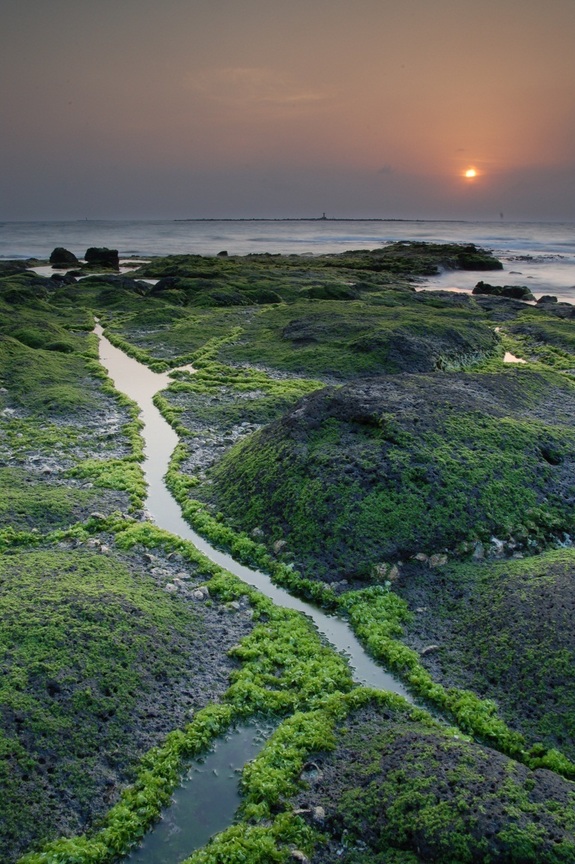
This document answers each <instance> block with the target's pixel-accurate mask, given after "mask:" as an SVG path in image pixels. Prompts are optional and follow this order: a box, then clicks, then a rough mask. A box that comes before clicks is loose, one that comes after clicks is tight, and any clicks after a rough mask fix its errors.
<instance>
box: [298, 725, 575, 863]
mask: <svg viewBox="0 0 575 864" xmlns="http://www.w3.org/2000/svg"><path fill="white" fill-rule="evenodd" d="M336 742H337V743H336V748H335V750H334V751H333V752H332V753H321V754H317V755H316V756H315V757H313V759H312V760H311V761H310V762H309V763H308V766H307V767H308V770H307V771H305V772H304V776H303V778H302V779H304V780H305V781H306V784H307V787H308V788H307V790H306V791H305V792H302V793H301V795H300V796H299V798H298V799H297V801H296V802H295V808H296V809H297V810H298V812H300V813H302V814H303V815H304V817H306V818H310V819H311V820H312V821H313V822H314V823H315V826H314V827H319V828H320V830H321V831H322V832H323V833H324V842H323V844H322V845H320V846H319V847H318V848H317V850H316V852H315V854H314V856H313V859H312V861H313V864H327V862H330V864H331V862H333V861H341V862H343V864H352V862H353V864H367V862H382V864H383V862H384V861H385V862H388V861H390V862H396V864H399V862H401V864H431V862H441V864H461V862H463V861H477V862H480V861H481V862H487V861H521V862H523V864H529V862H533V864H536V862H537V864H544V862H561V861H570V860H573V858H575V834H574V832H573V820H572V806H573V801H574V799H575V784H573V783H571V782H569V781H567V780H564V779H562V778H561V777H558V776H557V775H555V774H553V773H552V772H550V771H546V770H536V771H530V770H529V769H528V768H525V767H524V766H523V765H520V764H518V763H516V762H514V761H513V760H511V759H508V758H507V757H505V756H502V755H501V754H500V753H497V752H496V751H494V750H491V749H489V748H487V747H481V746H479V745H477V744H470V743H468V742H465V741H463V740H459V739H458V738H454V737H451V736H449V735H448V734H447V733H445V732H443V731H442V730H440V729H437V728H433V727H432V726H431V725H428V724H426V723H425V722H421V721H420V722H414V720H413V719H407V718H405V717H402V716H401V713H400V712H399V711H393V710H382V709H381V708H380V709H379V710H375V709H373V708H367V709H362V710H361V711H359V712H357V713H356V714H355V716H351V717H347V718H346V720H345V721H344V723H343V724H341V725H340V727H339V729H338V731H337V736H336ZM308 814H309V815H308ZM320 820H321V822H320V824H319V825H318V822H319V821H320Z"/></svg>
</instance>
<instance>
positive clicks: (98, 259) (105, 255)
mask: <svg viewBox="0 0 575 864" xmlns="http://www.w3.org/2000/svg"><path fill="white" fill-rule="evenodd" d="M84 259H85V261H86V264H90V265H91V266H95V267H111V268H113V269H114V270H118V269H119V267H120V257H119V255H118V250H117V249H107V248H106V247H105V246H102V247H97V246H91V247H90V248H89V249H87V250H86V254H85V255H84Z"/></svg>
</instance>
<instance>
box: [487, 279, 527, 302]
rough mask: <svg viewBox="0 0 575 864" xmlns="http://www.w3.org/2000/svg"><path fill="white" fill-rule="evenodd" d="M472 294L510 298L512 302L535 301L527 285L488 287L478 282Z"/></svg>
mask: <svg viewBox="0 0 575 864" xmlns="http://www.w3.org/2000/svg"><path fill="white" fill-rule="evenodd" d="M472 293H473V294H493V295H495V296H496V297H510V298H511V299H512V300H535V297H534V296H533V294H532V293H531V291H530V289H529V288H528V287H527V285H489V284H488V283H487V282H478V283H477V285H476V286H475V288H474V289H473V291H472Z"/></svg>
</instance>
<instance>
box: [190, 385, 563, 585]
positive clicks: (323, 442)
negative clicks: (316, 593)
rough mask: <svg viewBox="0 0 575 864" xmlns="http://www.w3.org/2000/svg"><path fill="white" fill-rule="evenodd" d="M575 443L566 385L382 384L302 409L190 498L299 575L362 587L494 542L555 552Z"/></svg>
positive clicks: (318, 399)
mask: <svg viewBox="0 0 575 864" xmlns="http://www.w3.org/2000/svg"><path fill="white" fill-rule="evenodd" d="M551 418H552V424H551V423H550V420H551ZM574 445H575V388H573V386H572V385H571V384H570V383H569V382H567V381H565V379H563V378H561V377H560V376H553V375H552V374H539V373H533V372H529V373H523V372H522V373H517V372H516V371H515V370H510V371H509V372H504V373H501V374H492V375H488V374H482V375H477V374H472V373H450V374H443V373H436V374H434V375H429V376H424V375H413V374H411V375H390V376H382V377H378V378H373V379H369V380H363V381H358V382H354V384H348V385H345V386H343V387H341V388H339V389H335V388H325V389H323V390H320V391H316V392H314V393H312V394H311V395H310V396H307V397H305V398H304V399H302V400H300V402H298V403H297V405H296V407H295V408H293V409H292V410H291V411H289V412H287V413H286V414H285V415H284V416H283V417H282V418H281V419H280V420H279V421H276V422H274V423H271V424H269V425H268V426H266V427H265V428H264V429H262V430H261V431H260V432H258V433H256V434H255V435H253V436H252V437H251V438H249V440H248V441H247V442H246V443H245V444H244V445H241V446H240V447H238V448H236V449H232V451H231V452H230V453H229V454H228V456H226V457H224V458H223V459H222V460H221V462H220V463H219V464H218V465H217V466H216V467H215V468H214V469H213V470H212V471H210V472H208V478H209V480H208V483H206V484H204V486H201V487H199V488H198V489H197V490H195V494H197V496H198V497H202V496H203V497H204V498H205V500H206V501H208V502H210V503H213V504H214V506H216V507H218V509H221V510H222V511H223V512H224V513H226V514H227V515H229V516H230V517H231V518H233V519H235V520H237V522H238V524H239V526H240V527H241V528H242V529H243V530H246V531H248V532H251V531H253V530H254V529H255V528H258V529H261V530H263V531H264V532H265V535H266V537H267V538H268V542H269V544H270V548H271V545H272V544H273V543H274V542H276V540H278V539H283V540H286V541H287V549H286V550H285V551H286V552H287V553H290V554H291V555H293V556H294V557H293V559H292V560H294V563H295V564H296V567H298V569H299V568H302V569H304V571H305V573H306V575H312V576H313V575H314V573H316V574H318V573H319V574H322V575H321V578H322V579H327V580H328V581H339V580H340V579H341V578H342V577H343V578H347V579H350V578H351V579H354V580H358V579H360V580H361V579H366V578H367V579H369V578H370V573H371V568H372V567H373V566H374V565H375V564H378V563H381V562H382V561H388V562H391V563H395V562H397V560H398V559H399V560H405V559H407V558H410V557H412V556H413V555H415V554H417V553H419V552H422V553H425V554H426V555H428V556H441V555H444V554H445V552H446V551H449V553H450V554H457V555H461V554H463V555H467V554H469V555H470V554H471V552H472V549H473V543H475V542H476V541H477V540H480V541H481V542H482V543H484V544H486V545H489V543H490V538H491V536H492V535H493V534H494V533H497V534H499V532H502V533H501V534H499V539H500V540H501V541H502V542H505V543H508V541H509V544H510V545H507V546H505V549H506V550H507V549H508V550H509V551H508V553H507V554H513V553H514V552H520V551H521V550H524V551H525V550H527V551H529V552H532V551H534V550H536V549H537V548H541V545H540V544H543V545H544V544H545V542H558V541H561V540H562V538H563V533H564V532H565V531H568V530H569V525H570V517H569V514H570V512H571V508H572V506H573V502H574V501H575V481H574V477H575V462H574V457H573V446H574ZM429 514H432V515H431V517H430V515H429ZM553 526H555V527H553ZM511 537H513V543H511V541H510V538H511ZM470 543H471V546H470V545H469V544H470ZM465 544H467V545H465ZM434 560H439V559H434Z"/></svg>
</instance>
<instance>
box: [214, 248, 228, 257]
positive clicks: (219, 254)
mask: <svg viewBox="0 0 575 864" xmlns="http://www.w3.org/2000/svg"><path fill="white" fill-rule="evenodd" d="M217 257H218V258H227V257H228V253H227V252H226V250H225V249H222V251H221V252H218V256H217Z"/></svg>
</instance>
